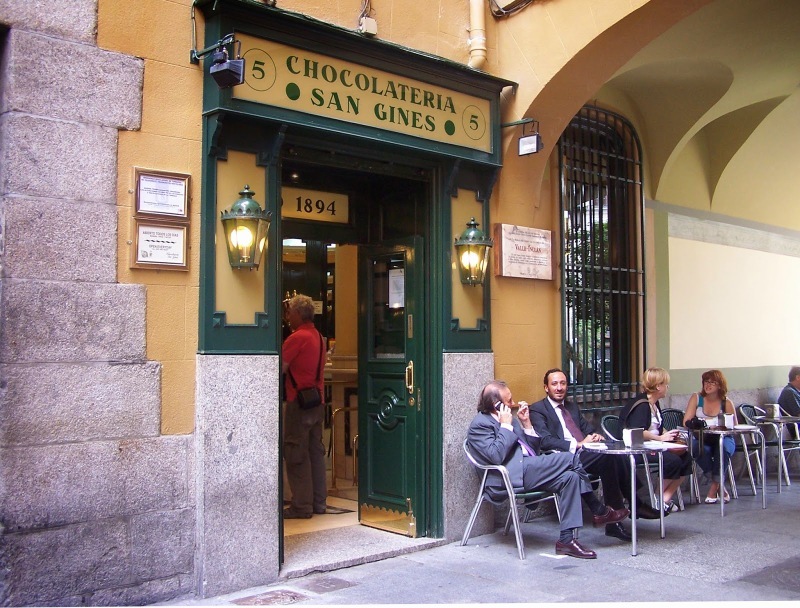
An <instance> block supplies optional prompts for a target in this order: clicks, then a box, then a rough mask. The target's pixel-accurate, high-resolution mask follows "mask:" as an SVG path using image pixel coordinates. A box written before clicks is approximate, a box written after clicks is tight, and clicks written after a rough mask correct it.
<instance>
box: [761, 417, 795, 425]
mask: <svg viewBox="0 0 800 608" xmlns="http://www.w3.org/2000/svg"><path fill="white" fill-rule="evenodd" d="M755 420H756V421H757V422H784V423H785V422H800V416H756V418H755Z"/></svg>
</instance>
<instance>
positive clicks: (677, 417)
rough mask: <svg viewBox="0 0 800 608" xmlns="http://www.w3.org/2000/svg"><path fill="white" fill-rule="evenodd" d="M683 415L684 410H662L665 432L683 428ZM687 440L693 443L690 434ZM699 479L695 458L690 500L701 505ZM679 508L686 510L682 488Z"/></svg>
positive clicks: (679, 490) (679, 495)
mask: <svg viewBox="0 0 800 608" xmlns="http://www.w3.org/2000/svg"><path fill="white" fill-rule="evenodd" d="M683 414H684V412H683V410H679V409H676V408H670V407H668V408H665V409H663V410H661V424H662V425H663V427H664V430H665V431H672V430H674V429H677V428H678V427H682V426H683ZM686 440H687V441H691V437H690V435H689V434H688V433H687V436H686ZM688 449H689V450H691V449H692V445H691V443H689V447H688ZM690 454H691V452H690ZM732 471H733V469H730V472H731V475H730V477H731V479H733V475H732ZM697 477H698V476H697V464H696V463H695V461H694V458H692V474H691V475H689V490H690V491H689V500H690V501H691V502H698V503H699V502H700V486H699V484H698V481H697ZM678 506H679V507H680V509H681V511H683V510H684V508H685V506H684V503H683V493H682V492H681V489H680V488H678Z"/></svg>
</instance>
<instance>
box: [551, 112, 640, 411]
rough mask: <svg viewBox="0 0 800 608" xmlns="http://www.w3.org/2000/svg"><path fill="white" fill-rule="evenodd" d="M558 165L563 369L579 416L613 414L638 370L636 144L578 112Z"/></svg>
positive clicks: (598, 118) (605, 117)
mask: <svg viewBox="0 0 800 608" xmlns="http://www.w3.org/2000/svg"><path fill="white" fill-rule="evenodd" d="M559 159H560V160H559V168H560V174H561V234H562V237H563V241H562V242H563V247H562V252H561V286H562V302H563V314H562V338H563V349H562V352H563V361H562V364H563V369H564V372H565V373H566V375H567V378H568V380H569V384H570V388H569V391H570V397H571V398H572V399H574V400H575V401H577V402H579V403H582V408H584V409H588V410H595V409H597V410H605V409H616V408H618V407H620V405H621V403H622V402H623V401H624V400H625V399H627V398H628V397H629V396H630V395H632V394H633V393H634V392H635V391H636V388H637V378H638V376H639V374H640V373H641V371H642V369H643V367H642V366H643V364H644V352H645V342H644V340H645V338H644V326H645V325H644V324H645V308H644V241H643V236H644V212H643V210H644V195H643V192H642V153H641V145H640V143H639V139H638V137H637V135H636V132H635V131H634V129H633V127H632V126H631V124H630V123H629V122H628V121H627V120H625V119H624V118H622V117H621V116H619V115H617V114H613V113H611V112H608V111H606V110H602V109H600V108H596V107H590V106H585V107H584V108H583V109H581V111H580V112H579V113H578V114H577V116H575V117H574V118H573V119H572V121H571V122H570V124H569V127H567V129H566V130H565V131H564V133H563V134H562V136H561V139H560V140H559Z"/></svg>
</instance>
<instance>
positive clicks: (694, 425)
mask: <svg viewBox="0 0 800 608" xmlns="http://www.w3.org/2000/svg"><path fill="white" fill-rule="evenodd" d="M686 428H687V429H689V430H690V431H702V430H703V429H705V428H708V424H706V421H705V420H703V419H702V418H698V417H697V416H695V417H694V418H690V419H689V420H687V421H686Z"/></svg>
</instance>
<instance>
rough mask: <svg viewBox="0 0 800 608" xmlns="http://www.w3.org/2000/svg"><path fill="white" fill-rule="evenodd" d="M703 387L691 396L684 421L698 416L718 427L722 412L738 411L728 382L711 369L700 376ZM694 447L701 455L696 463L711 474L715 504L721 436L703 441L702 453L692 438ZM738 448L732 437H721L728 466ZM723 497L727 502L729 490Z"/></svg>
mask: <svg viewBox="0 0 800 608" xmlns="http://www.w3.org/2000/svg"><path fill="white" fill-rule="evenodd" d="M701 382H702V389H701V390H700V392H699V393H694V394H693V395H692V396H691V397H689V403H688V404H687V405H686V413H685V414H684V415H683V424H684V426H685V425H686V421H687V420H691V419H692V418H694V417H695V416H697V417H698V418H701V419H703V420H705V421H706V424H707V425H708V426H717V416H718V415H719V414H733V413H734V412H735V410H734V407H733V401H731V400H730V399H728V397H727V395H728V383H727V381H726V380H725V376H723V375H722V372H721V371H719V370H718V369H710V370H708V371H707V372H704V373H703V375H702V376H701ZM692 443H693V444H694V446H693V447H692V452H693V453H694V454H697V453H698V452H700V455H699V456H698V457H697V458H696V462H697V465H698V466H699V467H700V468H701V469H703V471H705V473H706V474H709V473H710V474H711V485H710V486H709V487H708V496H706V504H714V503H716V502H718V501H719V436H718V435H712V436H710V437H706V438H705V439H704V441H703V449H702V452H701V451H700V448H699V442H698V441H697V439H696V438H693V439H692ZM735 449H736V444H734V442H733V437H724V438H723V440H722V452H723V454H722V458H723V461H724V462H723V466H724V467H726V468H727V466H728V463H729V462H730V460H731V456H733V452H734V451H735ZM722 495H723V500H724V501H725V502H728V501H729V500H730V499H731V497H730V496H729V495H728V492H727V490H723V494H722Z"/></svg>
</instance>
